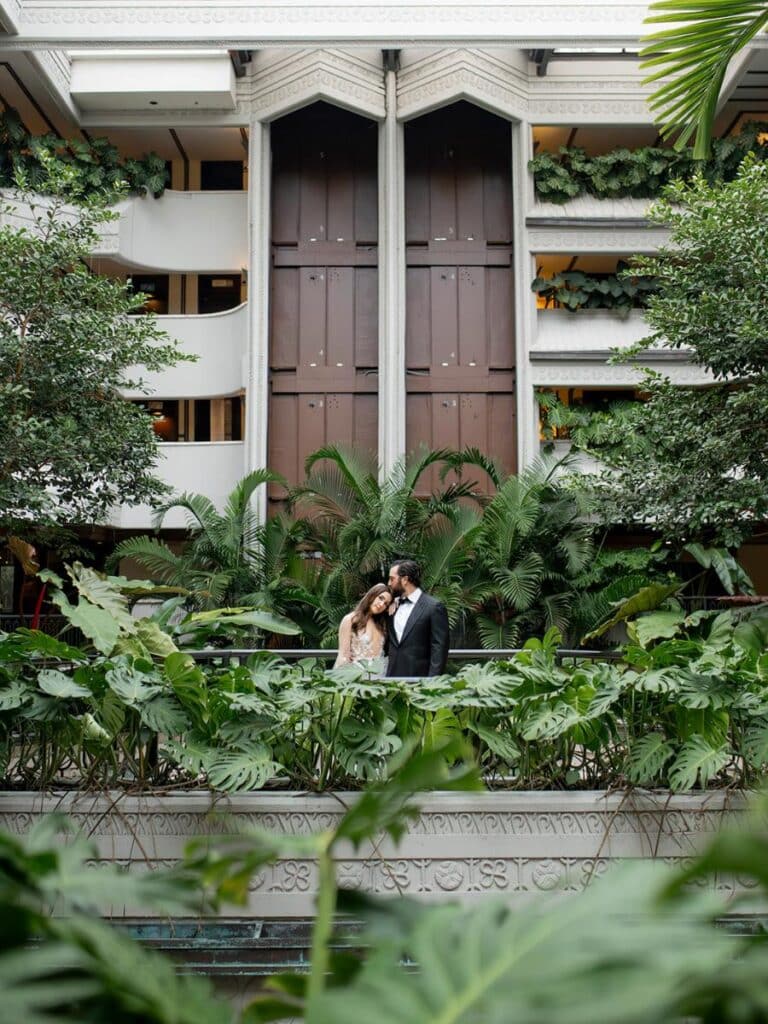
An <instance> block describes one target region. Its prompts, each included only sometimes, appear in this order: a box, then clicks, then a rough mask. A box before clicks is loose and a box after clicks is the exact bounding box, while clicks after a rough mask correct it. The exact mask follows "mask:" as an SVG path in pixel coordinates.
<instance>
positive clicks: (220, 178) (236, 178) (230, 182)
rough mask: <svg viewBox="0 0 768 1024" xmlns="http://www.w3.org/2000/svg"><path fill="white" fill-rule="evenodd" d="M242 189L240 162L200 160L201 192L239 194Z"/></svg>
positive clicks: (241, 165) (241, 163)
mask: <svg viewBox="0 0 768 1024" xmlns="http://www.w3.org/2000/svg"><path fill="white" fill-rule="evenodd" d="M242 188H243V161H242V160H201V161H200V191H201V192H240V191H242Z"/></svg>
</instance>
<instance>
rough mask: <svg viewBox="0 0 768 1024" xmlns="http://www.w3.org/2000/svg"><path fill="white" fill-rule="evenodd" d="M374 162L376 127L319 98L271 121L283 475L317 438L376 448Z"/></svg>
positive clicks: (278, 456)
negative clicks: (318, 100) (292, 112)
mask: <svg viewBox="0 0 768 1024" xmlns="http://www.w3.org/2000/svg"><path fill="white" fill-rule="evenodd" d="M376 161H377V128H376V124H375V123H374V122H372V121H368V120H366V119H365V118H362V117H359V116H357V115H355V114H351V113H349V112H347V111H343V110H339V109H337V108H336V107H332V106H330V105H328V104H326V103H315V104H313V105H312V106H310V107H307V108H305V109H303V110H300V111H297V112H296V113H294V114H290V115H288V116H287V117H284V118H282V119H281V120H279V121H277V122H276V123H275V124H274V125H273V126H272V229H271V230H272V277H271V306H270V308H271V324H270V358H269V361H270V408H269V465H270V468H272V469H274V470H276V471H277V472H279V473H281V474H282V475H283V476H284V477H285V478H286V479H287V480H288V481H289V482H290V483H291V484H296V483H299V482H300V481H301V480H303V479H304V462H305V459H306V457H307V456H308V455H310V454H311V453H312V452H313V451H316V450H317V449H318V448H320V447H321V446H322V445H325V444H331V443H344V444H347V445H355V446H356V447H358V448H360V449H365V450H371V451H375V450H376V446H377V440H378V426H377V417H378V400H377V391H378V274H377V259H378V257H377V228H378V221H377V218H378V210H377V191H376V190H377V163H376ZM279 493H280V492H279V490H278V489H274V488H273V493H272V495H271V497H272V499H273V500H275V499H277V498H278V497H279Z"/></svg>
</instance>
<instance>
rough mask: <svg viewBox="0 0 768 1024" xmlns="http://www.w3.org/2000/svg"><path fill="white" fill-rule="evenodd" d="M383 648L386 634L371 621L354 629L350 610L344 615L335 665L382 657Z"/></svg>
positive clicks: (340, 627)
mask: <svg viewBox="0 0 768 1024" xmlns="http://www.w3.org/2000/svg"><path fill="white" fill-rule="evenodd" d="M383 650H384V634H383V633H382V632H381V631H380V630H379V629H377V628H376V626H375V625H374V624H373V623H372V622H370V621H369V622H368V624H367V626H366V627H365V629H353V628H352V612H350V613H349V615H345V616H344V618H343V619H342V620H341V625H340V626H339V655H338V657H337V658H336V662H335V664H334V666H333V667H334V668H338V666H339V665H350V664H354V663H355V662H357V661H370V659H371V658H380V657H381V655H382V652H383Z"/></svg>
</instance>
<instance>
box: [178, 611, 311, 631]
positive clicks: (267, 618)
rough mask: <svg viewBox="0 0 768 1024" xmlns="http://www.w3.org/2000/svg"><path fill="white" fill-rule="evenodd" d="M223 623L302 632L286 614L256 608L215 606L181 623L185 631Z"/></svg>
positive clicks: (268, 629) (180, 626) (196, 613)
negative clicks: (192, 627)
mask: <svg viewBox="0 0 768 1024" xmlns="http://www.w3.org/2000/svg"><path fill="white" fill-rule="evenodd" d="M190 624H191V625H222V626H227V625H230V626H254V627H255V628H256V629H261V630H263V631H264V632H266V633H281V634H283V635H286V636H295V635H296V634H297V633H300V632H301V629H300V628H299V626H297V625H296V623H295V622H291V620H290V619H287V618H286V617H285V616H284V615H276V614H275V613H274V612H266V611H260V610H258V609H256V608H214V609H212V610H211V611H207V612H194V613H193V614H192V615H188V616H187V617H186V619H184V621H183V622H182V623H180V625H179V627H178V628H179V631H180V632H183V631H184V627H185V626H188V625H190Z"/></svg>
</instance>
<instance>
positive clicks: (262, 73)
mask: <svg viewBox="0 0 768 1024" xmlns="http://www.w3.org/2000/svg"><path fill="white" fill-rule="evenodd" d="M317 99H326V100H329V101H330V102H332V103H337V104H339V105H340V106H344V107H346V108H347V109H349V110H354V111H356V112H357V113H360V114H364V115H367V116H368V117H374V118H377V119H382V118H383V117H384V116H385V113H386V111H385V104H384V81H383V77H382V72H381V68H380V67H378V66H377V65H376V64H373V63H371V62H370V61H367V60H363V59H361V58H360V57H359V56H357V55H356V54H354V53H343V52H339V51H335V50H316V49H307V50H301V51H298V52H296V53H287V54H285V55H283V56H282V57H281V58H280V59H279V60H277V61H271V62H269V63H267V64H265V65H264V66H263V67H262V66H261V65H260V63H259V61H258V59H257V61H256V63H255V65H254V70H253V72H252V74H250V75H247V76H245V77H244V78H241V79H240V80H239V82H238V101H239V103H240V105H241V108H242V109H243V110H248V111H249V112H250V114H251V116H252V117H254V118H257V119H258V120H260V121H266V120H270V119H272V118H275V117H278V116H280V115H281V114H284V113H287V112H288V111H290V110H295V109H296V108H298V107H301V106H305V105H306V104H308V103H311V102H313V101H314V100H317Z"/></svg>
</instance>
